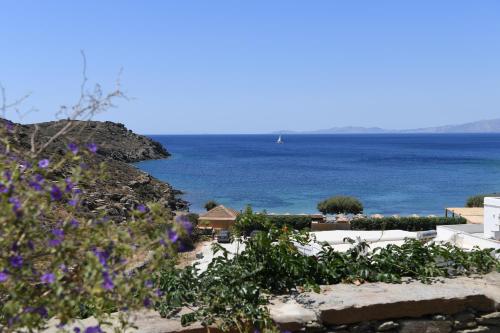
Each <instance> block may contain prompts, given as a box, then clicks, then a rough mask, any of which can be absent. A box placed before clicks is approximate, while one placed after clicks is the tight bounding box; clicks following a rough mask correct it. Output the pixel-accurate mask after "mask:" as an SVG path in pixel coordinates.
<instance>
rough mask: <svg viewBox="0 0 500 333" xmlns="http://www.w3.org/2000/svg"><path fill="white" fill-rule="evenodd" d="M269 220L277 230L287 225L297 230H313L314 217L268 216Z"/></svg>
mask: <svg viewBox="0 0 500 333" xmlns="http://www.w3.org/2000/svg"><path fill="white" fill-rule="evenodd" d="M267 218H268V220H269V222H270V223H271V224H272V225H274V226H276V227H277V228H282V227H284V226H285V225H286V226H288V227H290V228H292V229H295V230H302V229H305V228H311V222H312V217H310V216H307V215H267Z"/></svg>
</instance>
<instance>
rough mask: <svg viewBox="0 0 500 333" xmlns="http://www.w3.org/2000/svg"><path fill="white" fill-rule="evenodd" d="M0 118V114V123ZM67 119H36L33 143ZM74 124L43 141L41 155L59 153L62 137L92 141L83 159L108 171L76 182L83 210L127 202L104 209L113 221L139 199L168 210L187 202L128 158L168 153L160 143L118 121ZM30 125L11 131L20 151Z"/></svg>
mask: <svg viewBox="0 0 500 333" xmlns="http://www.w3.org/2000/svg"><path fill="white" fill-rule="evenodd" d="M3 121H4V120H2V119H0V124H1V123H2V122H3ZM67 123H68V121H67V120H62V121H55V122H47V123H40V124H37V125H38V128H39V130H38V132H37V136H36V140H35V142H36V143H37V144H41V143H42V142H46V141H47V140H48V138H50V137H52V136H53V135H54V134H55V133H56V132H57V131H59V130H60V129H61V128H62V127H63V126H65V125H66V124H67ZM74 124H76V127H74V128H73V129H72V130H71V131H69V133H67V134H66V135H65V136H64V137H60V138H57V139H56V140H54V142H53V143H52V144H51V145H50V146H49V147H47V149H46V151H45V154H46V155H47V156H50V155H54V154H56V155H57V154H64V153H65V152H66V151H67V143H68V142H75V143H77V144H79V145H80V150H84V149H86V148H85V145H86V144H87V143H90V142H92V143H95V144H97V145H98V147H99V149H98V151H97V153H96V154H94V155H91V156H88V157H85V159H84V162H85V163H86V164H93V165H98V164H100V163H102V162H105V165H106V175H107V176H108V177H107V179H99V180H97V182H96V184H94V185H92V186H85V187H82V188H84V189H85V192H84V194H83V195H82V197H81V199H82V207H83V208H86V209H87V212H86V213H88V214H89V215H90V216H91V215H94V214H95V213H96V210H100V211H102V210H105V211H107V208H110V207H111V204H112V203H113V202H116V201H119V202H120V203H126V202H129V204H128V205H127V206H125V205H123V206H122V207H116V206H114V207H113V209H111V210H110V211H109V213H110V214H112V215H113V219H114V220H116V221H122V220H124V219H125V218H126V217H127V210H130V209H134V208H135V207H136V206H137V204H139V203H142V204H144V203H147V202H162V203H165V204H164V206H165V207H168V208H170V209H171V210H185V209H187V207H188V203H187V202H185V201H183V200H182V199H180V198H179V197H178V195H179V191H176V190H174V189H173V188H172V187H171V186H170V185H169V184H167V183H163V182H161V181H159V180H157V179H155V178H154V177H151V176H150V175H148V174H147V173H145V172H142V171H140V170H138V169H137V168H135V167H134V166H133V165H130V164H128V163H132V162H139V161H143V160H151V159H160V158H166V157H168V156H169V155H170V154H169V153H168V152H167V151H166V150H165V148H164V147H163V146H162V145H161V144H160V143H158V142H155V141H153V140H151V139H150V138H147V137H144V136H142V135H137V134H134V133H133V132H132V131H129V130H128V129H127V128H126V127H125V126H124V125H123V124H118V123H112V122H98V121H75V122H74ZM34 129H35V126H34V125H19V124H16V134H15V137H14V138H12V144H13V145H14V146H15V147H16V148H17V150H19V151H20V152H21V153H22V152H26V153H29V151H30V148H31V142H30V141H31V134H32V133H33V131H34ZM63 172H64V171H63ZM127 185H128V186H127ZM125 198H126V199H125ZM97 207H99V208H97Z"/></svg>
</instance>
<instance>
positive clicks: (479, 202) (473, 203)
mask: <svg viewBox="0 0 500 333" xmlns="http://www.w3.org/2000/svg"><path fill="white" fill-rule="evenodd" d="M499 195H500V193H489V194H478V195H474V196H472V197H469V198H468V199H467V202H466V203H465V205H466V206H467V207H484V198H485V197H497V196H499Z"/></svg>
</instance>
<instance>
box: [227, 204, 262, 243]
mask: <svg viewBox="0 0 500 333" xmlns="http://www.w3.org/2000/svg"><path fill="white" fill-rule="evenodd" d="M270 227H271V224H270V222H269V219H268V217H267V215H266V214H264V213H254V212H253V210H252V207H250V206H247V207H246V208H245V210H244V212H243V213H241V214H240V215H238V217H237V218H236V222H235V224H234V227H233V228H234V232H235V233H236V234H237V235H242V236H248V235H250V233H251V232H252V231H254V230H260V231H264V230H269V228H270Z"/></svg>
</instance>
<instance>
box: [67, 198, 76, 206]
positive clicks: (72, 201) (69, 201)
mask: <svg viewBox="0 0 500 333" xmlns="http://www.w3.org/2000/svg"><path fill="white" fill-rule="evenodd" d="M77 204H78V201H76V200H75V199H71V200H68V205H70V206H72V207H76V205H77Z"/></svg>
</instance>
